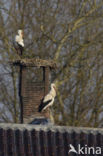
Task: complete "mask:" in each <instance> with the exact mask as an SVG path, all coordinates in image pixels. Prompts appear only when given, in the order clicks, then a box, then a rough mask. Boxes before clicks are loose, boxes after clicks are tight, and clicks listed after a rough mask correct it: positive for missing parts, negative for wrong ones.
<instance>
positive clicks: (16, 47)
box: [13, 42, 24, 56]
mask: <svg viewBox="0 0 103 156" xmlns="http://www.w3.org/2000/svg"><path fill="white" fill-rule="evenodd" d="M13 46H14V48H15V50H16V52H17V54H18V55H20V56H21V55H22V54H23V51H24V47H22V46H21V45H20V44H18V43H16V42H13Z"/></svg>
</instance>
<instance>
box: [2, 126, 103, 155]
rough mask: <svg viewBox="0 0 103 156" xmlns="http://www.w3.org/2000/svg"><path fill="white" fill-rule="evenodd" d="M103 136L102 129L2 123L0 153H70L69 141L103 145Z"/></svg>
mask: <svg viewBox="0 0 103 156" xmlns="http://www.w3.org/2000/svg"><path fill="white" fill-rule="evenodd" d="M97 138H98V139H97ZM102 138H103V129H95V128H82V127H79V128H77V127H66V126H40V125H28V124H0V156H67V155H68V151H69V144H72V145H73V146H74V147H75V149H76V150H77V145H78V144H81V146H84V145H87V146H94V147H95V146H98V147H101V146H102V145H103V139H102Z"/></svg>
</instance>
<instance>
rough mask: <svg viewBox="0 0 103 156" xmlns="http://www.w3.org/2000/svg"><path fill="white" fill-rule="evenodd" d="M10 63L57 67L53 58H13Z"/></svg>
mask: <svg viewBox="0 0 103 156" xmlns="http://www.w3.org/2000/svg"><path fill="white" fill-rule="evenodd" d="M11 63H12V64H13V65H23V66H34V67H50V68H52V69H55V68H57V64H56V62H54V61H53V60H42V59H39V58H32V59H30V58H24V59H15V60H13V61H12V62H11Z"/></svg>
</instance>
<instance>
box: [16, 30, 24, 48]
mask: <svg viewBox="0 0 103 156" xmlns="http://www.w3.org/2000/svg"><path fill="white" fill-rule="evenodd" d="M15 41H16V42H17V43H18V44H19V45H20V46H22V47H24V40H23V31H22V30H18V35H16V37H15Z"/></svg>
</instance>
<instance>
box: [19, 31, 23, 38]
mask: <svg viewBox="0 0 103 156" xmlns="http://www.w3.org/2000/svg"><path fill="white" fill-rule="evenodd" d="M18 34H19V35H20V36H22V37H23V31H22V30H21V29H19V30H18Z"/></svg>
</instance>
